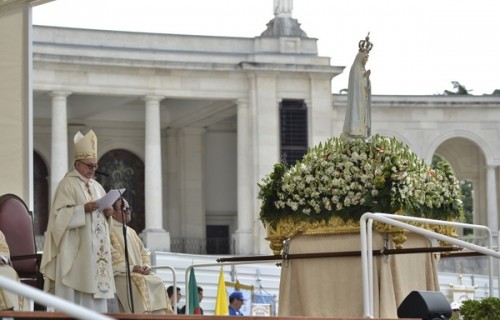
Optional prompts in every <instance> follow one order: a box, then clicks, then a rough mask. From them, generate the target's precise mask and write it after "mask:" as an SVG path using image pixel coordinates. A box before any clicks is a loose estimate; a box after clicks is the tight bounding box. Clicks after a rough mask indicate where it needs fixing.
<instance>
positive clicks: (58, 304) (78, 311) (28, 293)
mask: <svg viewBox="0 0 500 320" xmlns="http://www.w3.org/2000/svg"><path fill="white" fill-rule="evenodd" d="M0 287H1V288H3V289H5V290H8V291H10V292H13V293H16V294H17V295H20V296H24V297H27V298H30V299H32V300H34V301H35V302H38V303H39V304H42V305H45V306H50V307H53V308H55V310H57V311H60V312H64V313H66V314H68V315H70V316H72V317H74V318H75V319H82V320H87V319H95V320H112V319H115V318H111V317H108V316H106V315H104V314H102V313H98V312H96V311H94V310H91V309H87V308H84V307H82V306H79V305H76V304H74V303H72V302H69V301H66V300H64V299H61V298H59V297H56V296H55V295H53V294H50V293H47V292H44V291H41V290H39V289H36V288H34V287H32V286H29V285H27V284H24V283H20V282H17V281H14V280H11V279H9V278H7V277H4V276H0Z"/></svg>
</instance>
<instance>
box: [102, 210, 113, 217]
mask: <svg viewBox="0 0 500 320" xmlns="http://www.w3.org/2000/svg"><path fill="white" fill-rule="evenodd" d="M113 212H114V210H113V208H106V209H104V210H103V212H102V213H104V215H105V216H106V218H109V217H111V216H112V215H113Z"/></svg>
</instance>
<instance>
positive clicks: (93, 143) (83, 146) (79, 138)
mask: <svg viewBox="0 0 500 320" xmlns="http://www.w3.org/2000/svg"><path fill="white" fill-rule="evenodd" d="M73 141H74V143H75V161H76V160H82V159H97V136H96V135H95V133H94V131H92V130H90V131H89V132H87V134H86V135H85V136H84V135H83V134H82V133H81V132H80V131H78V132H77V133H76V134H75V137H74V138H73Z"/></svg>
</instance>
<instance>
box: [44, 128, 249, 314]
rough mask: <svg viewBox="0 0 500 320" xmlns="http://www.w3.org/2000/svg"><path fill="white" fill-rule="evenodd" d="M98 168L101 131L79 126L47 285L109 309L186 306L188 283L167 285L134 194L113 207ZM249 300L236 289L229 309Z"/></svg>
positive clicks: (56, 215)
mask: <svg viewBox="0 0 500 320" xmlns="http://www.w3.org/2000/svg"><path fill="white" fill-rule="evenodd" d="M97 168H98V165H97V137H96V135H95V133H94V132H93V131H92V130H90V131H89V132H87V133H86V134H85V135H83V134H82V133H81V132H78V133H77V134H76V135H75V137H74V162H73V166H72V168H71V169H70V170H69V171H68V173H66V175H65V176H64V178H63V179H62V180H61V181H60V182H59V184H58V186H57V189H56V191H55V194H54V199H53V202H52V207H51V211H50V215H49V221H48V226H47V231H46V234H45V243H44V249H43V256H42V261H41V264H40V271H41V272H42V273H43V274H44V276H45V282H44V286H45V287H44V290H45V291H47V292H50V293H53V294H54V295H56V296H58V297H60V298H63V299H65V300H68V301H71V302H73V303H75V304H77V305H80V306H83V307H86V308H90V309H93V310H95V311H97V312H102V313H105V312H124V313H151V314H172V313H174V311H173V308H172V306H173V305H177V312H176V313H177V314H184V313H186V306H184V307H183V308H179V307H178V303H179V301H180V299H181V290H180V288H178V287H177V288H176V290H175V291H176V292H175V295H174V287H173V286H170V287H168V288H165V285H164V283H163V280H162V279H161V278H160V277H159V276H158V275H157V274H155V273H154V272H153V271H152V270H151V261H150V256H149V252H148V251H147V250H146V248H145V247H144V244H143V242H142V241H141V239H140V238H139V236H138V235H137V233H136V232H135V231H134V230H133V229H132V228H130V227H128V226H127V223H129V222H130V220H131V215H132V208H131V207H130V206H129V203H128V201H127V200H126V199H125V198H123V197H122V196H121V197H119V198H118V199H117V200H116V201H115V202H114V203H112V205H109V206H108V207H103V205H102V203H100V202H99V201H98V200H99V199H101V198H102V197H103V196H105V195H106V192H105V190H104V188H103V187H102V186H101V185H100V184H99V182H97V181H96V180H94V179H93V178H94V175H95V173H96V170H97ZM125 243H126V244H127V250H125ZM127 257H128V259H127ZM127 261H128V263H127ZM129 284H131V285H129ZM174 299H176V301H175V303H174ZM202 299H203V288H201V287H198V300H199V302H201V300H202ZM243 302H244V298H243V295H242V294H241V292H238V291H237V292H234V293H233V294H231V295H230V297H229V307H228V313H229V314H231V315H242V314H241V312H240V308H241V306H242V305H243ZM201 312H202V313H203V310H202V309H201Z"/></svg>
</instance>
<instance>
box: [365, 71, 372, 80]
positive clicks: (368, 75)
mask: <svg viewBox="0 0 500 320" xmlns="http://www.w3.org/2000/svg"><path fill="white" fill-rule="evenodd" d="M370 74H372V71H371V70H366V71H365V74H364V77H365V78H369V77H370Z"/></svg>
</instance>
